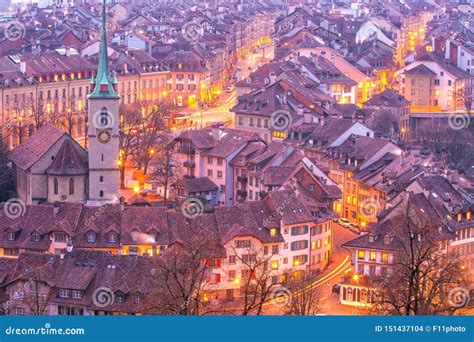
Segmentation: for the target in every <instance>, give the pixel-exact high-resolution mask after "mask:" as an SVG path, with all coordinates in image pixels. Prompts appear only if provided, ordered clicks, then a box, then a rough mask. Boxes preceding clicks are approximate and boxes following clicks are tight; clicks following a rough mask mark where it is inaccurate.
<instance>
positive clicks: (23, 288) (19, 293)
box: [1, 279, 35, 315]
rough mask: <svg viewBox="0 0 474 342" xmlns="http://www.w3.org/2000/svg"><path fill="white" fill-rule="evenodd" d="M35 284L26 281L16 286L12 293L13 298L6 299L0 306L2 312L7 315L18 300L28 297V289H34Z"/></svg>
mask: <svg viewBox="0 0 474 342" xmlns="http://www.w3.org/2000/svg"><path fill="white" fill-rule="evenodd" d="M34 286H35V282H34V281H33V279H28V281H27V282H25V283H21V284H20V285H19V286H18V289H16V290H15V292H14V293H13V296H12V297H11V298H10V299H8V300H7V301H6V302H5V303H4V304H3V305H2V310H1V311H2V312H3V313H4V314H5V315H7V314H8V313H9V312H10V309H12V308H13V307H14V306H15V305H16V304H17V303H18V301H19V300H21V299H23V298H25V296H27V295H28V292H29V291H30V289H32V288H34Z"/></svg>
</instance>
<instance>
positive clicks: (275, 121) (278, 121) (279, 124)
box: [270, 110, 293, 132]
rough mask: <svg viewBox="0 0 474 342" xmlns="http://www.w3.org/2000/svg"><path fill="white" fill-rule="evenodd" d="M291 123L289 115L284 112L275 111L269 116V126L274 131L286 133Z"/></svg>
mask: <svg viewBox="0 0 474 342" xmlns="http://www.w3.org/2000/svg"><path fill="white" fill-rule="evenodd" d="M292 123H293V118H292V117H291V113H290V112H288V111H286V110H276V111H274V112H273V113H272V115H271V116H270V126H271V127H272V128H273V129H274V130H276V131H280V132H281V131H286V130H287V129H288V128H289V127H291V124H292Z"/></svg>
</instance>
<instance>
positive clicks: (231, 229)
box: [0, 182, 335, 315]
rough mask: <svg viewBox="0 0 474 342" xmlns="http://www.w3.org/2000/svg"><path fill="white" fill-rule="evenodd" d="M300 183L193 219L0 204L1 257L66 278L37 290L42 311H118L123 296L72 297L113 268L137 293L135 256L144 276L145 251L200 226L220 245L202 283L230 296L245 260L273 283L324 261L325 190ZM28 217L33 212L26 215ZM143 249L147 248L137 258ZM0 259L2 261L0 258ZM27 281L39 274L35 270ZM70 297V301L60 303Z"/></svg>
mask: <svg viewBox="0 0 474 342" xmlns="http://www.w3.org/2000/svg"><path fill="white" fill-rule="evenodd" d="M303 191H305V188H304V185H303V183H301V182H296V183H293V184H292V185H290V184H287V185H286V186H285V187H283V188H282V189H280V190H278V191H274V192H271V193H269V194H268V196H266V197H265V198H264V199H263V200H261V201H254V202H248V203H244V204H241V205H239V206H219V207H216V208H215V211H214V212H213V213H212V214H201V215H197V216H195V217H192V218H190V217H185V216H184V215H183V214H182V213H181V212H179V211H175V210H167V209H166V208H153V207H148V208H147V207H133V206H127V207H126V206H123V205H111V206H106V207H88V206H84V205H81V204H61V205H59V206H57V207H52V206H27V207H26V214H25V215H24V216H21V217H18V218H16V219H11V218H8V217H7V216H6V214H5V213H4V210H3V209H4V208H3V207H1V209H2V210H1V212H0V215H2V216H1V221H0V224H1V226H0V230H1V232H2V234H1V235H2V237H3V238H2V239H1V241H0V246H1V248H2V249H1V252H2V256H3V257H5V256H9V257H13V258H18V259H17V260H18V261H17V262H18V263H19V264H22V263H23V262H30V263H29V265H36V266H35V267H39V268H42V267H43V266H44V267H45V270H46V269H47V270H48V273H46V274H47V275H48V277H50V279H53V278H54V279H58V278H57V276H55V272H59V273H58V274H63V275H67V279H69V282H66V280H62V281H61V282H56V283H55V285H54V286H53V288H52V289H51V288H49V289H47V288H45V289H44V290H45V291H46V290H48V291H54V293H56V292H57V293H59V294H58V295H56V294H55V295H54V296H53V297H52V300H51V302H50V303H48V308H47V309H46V311H45V312H46V313H48V314H52V315H56V314H65V313H64V312H68V311H67V310H66V311H63V310H65V309H60V308H59V307H58V305H59V306H68V307H69V305H68V304H71V305H73V306H74V308H75V309H74V310H77V311H74V314H77V315H95V314H102V311H103V310H105V311H106V312H108V314H120V313H123V312H122V311H121V310H122V308H124V307H125V306H122V305H121V304H122V300H119V301H118V303H116V304H117V305H118V306H114V305H112V306H110V307H107V308H96V307H94V306H90V305H91V303H90V300H89V301H88V302H87V301H84V302H82V301H80V300H81V299H83V298H88V297H90V296H91V295H92V292H93V289H96V288H97V286H99V287H100V284H102V283H101V281H103V280H104V279H103V276H102V275H104V277H105V275H106V274H108V273H107V272H109V273H110V272H112V270H115V271H114V274H117V275H118V276H120V277H122V276H126V277H128V279H133V285H131V286H130V287H127V291H125V292H124V289H123V288H115V287H113V285H111V284H109V288H111V287H110V286H112V288H111V291H113V292H114V294H115V296H116V298H117V296H119V297H123V298H124V301H126V299H127V298H134V297H140V299H143V296H144V295H146V292H143V291H138V290H136V289H137V288H139V284H141V283H140V281H141V279H142V278H141V277H142V276H143V275H140V274H139V273H135V272H142V271H143V269H141V267H142V266H140V265H142V263H144V264H143V267H144V268H145V269H146V270H147V271H146V272H145V276H147V275H148V276H149V274H150V273H149V272H150V271H151V269H152V267H151V264H150V263H151V262H152V261H153V257H160V256H161V255H162V254H163V253H165V251H166V250H167V249H168V248H170V246H173V245H175V244H176V243H177V242H179V241H185V240H183V239H184V236H186V234H189V232H191V231H193V232H198V231H199V230H206V231H210V232H212V233H213V234H216V236H217V238H218V241H219V242H220V244H221V245H220V246H221V247H220V248H218V249H217V250H216V251H215V254H212V255H209V257H206V260H205V265H207V266H206V282H205V289H204V290H203V291H204V292H205V296H207V297H208V298H209V299H213V300H229V299H233V298H236V297H240V296H241V295H242V293H241V289H242V288H243V287H244V285H245V284H246V281H248V280H249V279H251V278H252V277H255V276H256V274H255V273H254V272H257V271H254V272H252V271H251V269H250V268H249V264H253V263H256V262H261V267H260V266H259V267H258V272H265V277H267V281H268V282H272V283H274V284H281V283H282V282H284V281H285V279H287V278H288V277H290V276H293V275H294V274H295V272H296V273H298V272H316V273H318V272H321V271H322V270H324V268H325V267H326V266H327V265H328V263H329V261H330V258H331V253H332V250H333V233H332V221H333V219H334V217H335V216H334V213H333V212H332V211H331V210H330V209H327V208H322V207H321V206H320V205H318V203H319V200H324V198H320V199H319V200H318V198H317V197H315V194H314V193H313V194H309V195H308V194H305V196H300V194H302V193H303ZM308 199H311V200H308ZM329 206H330V204H329ZM35 217H40V218H41V220H40V221H36V222H33V220H34V218H35ZM57 220H59V221H57ZM65 224H67V226H66V225H65ZM12 227H15V228H14V230H12ZM59 234H62V235H59ZM71 251H72V252H71ZM105 252H107V253H105ZM145 255H148V256H149V257H148V258H140V256H145ZM34 260H36V261H34ZM101 260H102V261H101ZM43 261H44V262H45V263H43ZM103 262H104V263H103ZM129 262H130V263H132V264H133V265H134V266H131V264H129ZM4 264H5V263H3V262H2V263H1V266H0V267H2V266H4ZM51 265H53V267H50V266H51ZM84 267H86V268H87V269H88V270H89V271H88V273H90V274H89V275H90V277H87V279H83V278H80V279H82V280H84V282H81V284H82V285H81V287H80V288H78V287H76V286H75V285H74V284H72V283H71V282H74V281H76V280H77V279H78V274H79V273H81V272H82V273H81V274H83V273H84ZM256 269H257V268H256ZM147 272H148V273H147ZM126 273H128V275H126ZM41 274H43V275H44V274H45V273H41ZM29 275H30V274H29V272H22V274H21V275H19V274H11V277H10V275H9V277H8V283H7V284H2V285H5V286H6V293H7V295H10V296H11V294H12V291H13V289H14V286H11V285H17V283H16V282H18V281H25V280H26V281H28V280H27V279H28V278H29ZM108 279H109V280H110V278H108ZM36 281H38V282H39V283H43V282H44V279H36ZM130 281H132V280H130ZM46 283H47V282H46ZM43 285H44V284H42V285H41V286H43ZM10 286H11V287H10ZM47 286H51V285H48V284H47ZM134 289H135V290H134ZM48 291H46V292H47V293H49V292H48ZM74 291H76V292H74ZM77 291H79V292H81V293H79V292H77ZM136 291H138V292H136ZM73 292H74V296H73V295H72V293H73ZM57 298H59V299H58V301H57V300H56V299H57ZM72 299H76V300H77V301H75V302H74V303H72V302H69V300H72ZM138 300H139V299H137V301H138ZM135 304H138V302H136V303H135ZM15 310H18V311H15V312H16V313H17V314H27V313H29V311H28V308H27V307H26V306H24V305H21V306H20V308H18V309H15ZM68 310H69V309H68ZM97 310H99V311H101V313H99V312H98V311H97ZM135 310H138V309H137V308H135V307H133V306H131V307H127V311H126V312H127V313H133V312H136V311H135Z"/></svg>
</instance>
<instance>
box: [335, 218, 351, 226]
mask: <svg viewBox="0 0 474 342" xmlns="http://www.w3.org/2000/svg"><path fill="white" fill-rule="evenodd" d="M337 223H339V225H340V226H342V227H344V228H349V225H350V224H351V223H350V221H349V220H348V219H346V218H343V217H341V218H340V219H339V220H337Z"/></svg>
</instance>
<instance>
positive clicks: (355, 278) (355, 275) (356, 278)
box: [352, 273, 360, 283]
mask: <svg viewBox="0 0 474 342" xmlns="http://www.w3.org/2000/svg"><path fill="white" fill-rule="evenodd" d="M359 278H360V277H359V275H358V274H357V273H356V274H354V275H353V276H352V280H354V281H355V282H356V283H357V281H359Z"/></svg>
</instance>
